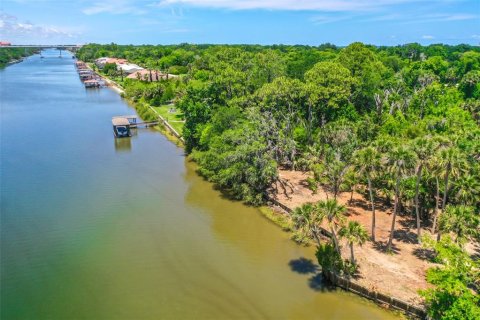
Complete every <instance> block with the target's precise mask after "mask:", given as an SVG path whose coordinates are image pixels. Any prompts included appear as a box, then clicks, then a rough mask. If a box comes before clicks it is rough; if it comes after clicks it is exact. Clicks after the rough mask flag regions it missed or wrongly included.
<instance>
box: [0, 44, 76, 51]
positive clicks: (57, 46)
mask: <svg viewBox="0 0 480 320" xmlns="http://www.w3.org/2000/svg"><path fill="white" fill-rule="evenodd" d="M82 46H83V45H81V44H12V45H3V46H0V49H2V48H38V49H50V48H54V49H60V50H71V49H73V50H77V49H80V48H81V47H82Z"/></svg>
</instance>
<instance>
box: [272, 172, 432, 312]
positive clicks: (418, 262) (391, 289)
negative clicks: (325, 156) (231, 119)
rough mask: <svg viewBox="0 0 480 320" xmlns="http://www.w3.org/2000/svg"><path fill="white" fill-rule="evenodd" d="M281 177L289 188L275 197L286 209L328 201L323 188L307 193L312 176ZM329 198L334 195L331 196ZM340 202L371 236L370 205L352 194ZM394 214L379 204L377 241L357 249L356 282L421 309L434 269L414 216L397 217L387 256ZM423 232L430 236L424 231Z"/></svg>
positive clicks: (285, 174) (280, 189)
mask: <svg viewBox="0 0 480 320" xmlns="http://www.w3.org/2000/svg"><path fill="white" fill-rule="evenodd" d="M279 175H280V178H281V179H282V180H283V181H284V182H285V184H286V185H287V186H286V187H285V188H283V187H281V186H278V188H277V189H278V191H277V192H274V193H273V194H272V196H273V197H275V198H276V199H277V201H278V202H280V203H281V204H283V205H284V206H286V207H288V208H290V209H294V208H296V207H298V206H300V205H302V204H304V203H307V202H317V201H320V200H325V199H327V193H326V191H325V190H324V189H323V188H321V187H320V188H319V189H318V191H317V192H316V193H315V194H312V191H311V190H309V189H308V184H307V181H306V179H307V178H309V177H310V175H309V173H306V172H301V171H291V170H280V171H279ZM328 197H332V195H331V194H330V193H329V194H328ZM338 201H339V202H340V203H341V204H343V205H345V206H346V207H347V209H348V211H347V219H348V220H354V221H358V222H359V223H361V224H362V225H363V226H364V227H365V228H366V229H367V230H368V232H369V234H371V219H372V213H371V210H370V203H369V202H368V201H367V200H366V199H365V198H364V197H363V196H362V195H361V194H359V193H356V192H354V193H353V195H352V194H351V193H349V192H348V193H346V192H345V193H342V194H340V196H339V197H338ZM392 210H393V208H391V207H390V206H388V205H385V204H382V203H378V204H376V210H375V211H376V232H375V234H376V240H377V241H376V243H373V242H372V241H368V242H367V243H365V244H364V245H363V246H362V247H359V246H355V258H356V259H357V261H358V264H359V266H360V269H359V278H358V280H357V282H358V283H359V284H360V285H363V286H365V287H368V288H371V289H374V290H376V291H378V292H382V293H384V294H387V295H390V296H394V297H396V298H399V299H401V300H404V301H406V302H410V303H412V304H415V305H421V304H422V302H423V300H422V298H421V297H420V296H419V295H418V290H420V289H426V288H428V287H430V285H429V284H428V283H427V282H426V280H425V272H426V270H427V269H428V268H430V267H432V266H434V264H433V263H431V262H429V261H428V260H427V258H428V257H429V255H430V254H431V253H430V252H428V250H424V249H423V248H422V246H421V245H419V244H417V243H416V228H415V221H414V220H413V219H412V218H411V215H404V216H401V215H397V220H396V227H395V229H396V231H395V233H394V241H393V248H392V249H393V252H392V253H386V252H384V248H385V244H386V243H387V241H388V237H389V235H390V228H391V223H392ZM422 231H423V232H429V231H428V230H425V229H423V230H422ZM342 247H343V250H342V254H343V255H344V257H345V258H348V257H349V254H350V253H349V250H347V249H348V248H347V244H346V243H342Z"/></svg>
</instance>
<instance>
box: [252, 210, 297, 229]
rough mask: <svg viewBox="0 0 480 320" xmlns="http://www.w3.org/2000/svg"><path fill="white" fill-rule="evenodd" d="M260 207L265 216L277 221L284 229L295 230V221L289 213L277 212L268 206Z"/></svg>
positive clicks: (274, 221)
mask: <svg viewBox="0 0 480 320" xmlns="http://www.w3.org/2000/svg"><path fill="white" fill-rule="evenodd" d="M258 209H259V210H260V212H261V213H262V215H263V216H264V217H265V218H267V219H268V220H270V221H272V222H273V223H275V224H276V225H277V226H279V227H280V228H282V230H284V231H292V230H293V223H292V221H291V220H290V218H289V217H288V216H287V215H284V214H281V213H276V212H275V211H273V209H272V208H270V207H266V206H262V207H259V208H258Z"/></svg>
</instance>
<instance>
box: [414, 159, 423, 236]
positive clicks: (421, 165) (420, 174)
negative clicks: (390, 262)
mask: <svg viewBox="0 0 480 320" xmlns="http://www.w3.org/2000/svg"><path fill="white" fill-rule="evenodd" d="M422 169H423V163H420V165H419V166H418V168H417V182H416V184H415V213H416V215H417V241H418V243H421V240H420V237H421V235H422V234H421V232H422V228H421V227H420V208H419V201H418V189H419V185H420V179H421V177H422Z"/></svg>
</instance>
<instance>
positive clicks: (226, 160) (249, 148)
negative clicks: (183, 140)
mask: <svg viewBox="0 0 480 320" xmlns="http://www.w3.org/2000/svg"><path fill="white" fill-rule="evenodd" d="M192 156H193V159H195V161H197V162H198V163H199V165H200V169H199V172H200V173H201V174H202V175H204V176H205V177H207V178H208V179H209V180H210V181H212V182H214V183H216V184H217V185H218V186H220V187H222V188H223V189H224V190H226V191H229V192H230V194H231V196H232V197H234V198H235V199H239V200H244V201H245V202H247V203H250V204H256V205H258V204H261V203H262V202H263V201H264V200H265V197H266V191H265V190H266V189H267V188H268V187H269V186H270V185H271V184H272V183H273V182H274V181H275V180H276V178H277V164H276V162H275V161H274V160H273V158H272V156H271V155H270V154H269V152H268V149H267V146H266V144H265V142H264V141H263V139H262V137H261V136H259V135H258V131H256V130H255V128H252V127H251V126H250V125H249V124H246V123H245V124H240V125H239V126H238V127H236V128H233V129H228V130H226V131H224V132H223V134H222V135H221V136H216V137H215V138H214V139H212V141H211V144H210V148H209V150H207V151H196V152H194V153H193V154H192Z"/></svg>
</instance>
